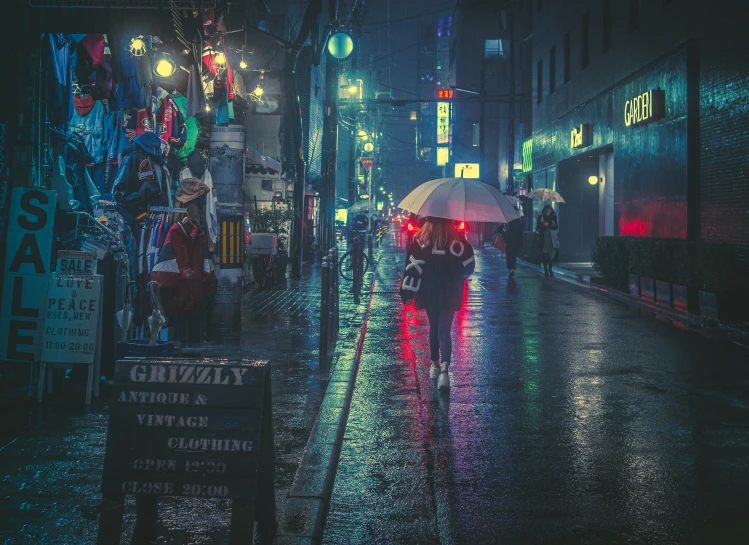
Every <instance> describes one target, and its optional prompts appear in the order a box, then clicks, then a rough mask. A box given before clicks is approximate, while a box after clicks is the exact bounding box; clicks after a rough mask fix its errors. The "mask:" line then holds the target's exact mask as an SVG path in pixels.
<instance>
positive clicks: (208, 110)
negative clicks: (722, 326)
mask: <svg viewBox="0 0 749 545" xmlns="http://www.w3.org/2000/svg"><path fill="white" fill-rule="evenodd" d="M205 111H206V112H210V111H211V106H210V105H208V104H206V105H205Z"/></svg>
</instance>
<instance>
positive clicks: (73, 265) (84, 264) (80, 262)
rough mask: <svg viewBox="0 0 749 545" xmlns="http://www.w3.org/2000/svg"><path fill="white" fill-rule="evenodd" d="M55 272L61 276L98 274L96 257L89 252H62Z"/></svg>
mask: <svg viewBox="0 0 749 545" xmlns="http://www.w3.org/2000/svg"><path fill="white" fill-rule="evenodd" d="M55 270H56V271H57V272H58V273H60V274H74V275H84V276H92V275H94V274H96V256H95V255H92V254H90V253H88V252H74V251H70V250H60V251H59V252H57V267H56V268H55Z"/></svg>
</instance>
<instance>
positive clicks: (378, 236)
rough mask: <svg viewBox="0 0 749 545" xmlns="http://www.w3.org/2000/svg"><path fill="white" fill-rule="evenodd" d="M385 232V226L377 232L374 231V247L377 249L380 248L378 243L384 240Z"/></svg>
mask: <svg viewBox="0 0 749 545" xmlns="http://www.w3.org/2000/svg"><path fill="white" fill-rule="evenodd" d="M387 232H388V227H387V225H385V226H383V227H380V228H379V229H377V231H375V246H377V247H379V246H380V242H382V239H383V238H385V235H386V234H387Z"/></svg>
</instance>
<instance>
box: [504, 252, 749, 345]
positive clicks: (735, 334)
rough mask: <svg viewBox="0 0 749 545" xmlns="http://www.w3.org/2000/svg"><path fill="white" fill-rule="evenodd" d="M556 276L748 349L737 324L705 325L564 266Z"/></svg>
mask: <svg viewBox="0 0 749 545" xmlns="http://www.w3.org/2000/svg"><path fill="white" fill-rule="evenodd" d="M518 264H519V265H522V266H523V267H525V268H526V269H531V270H534V271H537V272H538V273H539V274H540V273H542V272H543V269H542V267H541V266H540V265H536V264H534V263H528V262H527V261H523V260H522V259H518ZM554 275H555V276H554V278H555V279H558V280H563V281H565V282H569V283H570V284H575V285H576V286H580V287H582V288H588V289H590V290H592V291H594V292H596V293H600V294H601V295H604V296H606V297H610V298H611V299H616V300H617V301H620V302H622V303H628V304H631V305H638V306H639V307H641V308H643V309H645V310H647V311H649V312H652V313H653V314H655V315H657V316H662V317H665V318H667V319H669V320H672V321H674V322H680V323H682V324H685V325H687V326H688V327H689V330H690V331H693V332H696V333H698V334H699V335H701V336H702V337H706V338H709V339H714V340H715V339H719V340H720V339H722V340H730V341H732V342H733V343H734V344H737V345H739V346H742V347H744V348H749V332H746V331H743V330H741V329H739V328H737V327H733V326H730V325H728V324H725V323H722V322H719V321H716V323H717V325H715V326H705V323H704V321H703V319H702V318H701V317H700V316H697V315H695V314H689V313H688V312H680V311H678V310H674V309H673V308H670V307H664V306H662V305H659V304H657V303H650V302H648V301H644V300H643V299H641V298H640V297H635V296H634V295H630V294H629V293H624V292H621V291H618V290H615V289H612V288H607V287H605V286H599V285H597V284H594V283H592V282H591V281H590V277H588V276H584V277H583V278H580V276H579V275H577V274H575V273H571V272H570V271H566V270H564V269H560V268H555V269H554Z"/></svg>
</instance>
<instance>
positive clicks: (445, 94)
mask: <svg viewBox="0 0 749 545" xmlns="http://www.w3.org/2000/svg"><path fill="white" fill-rule="evenodd" d="M452 97H453V90H452V89H437V98H441V99H450V98H452Z"/></svg>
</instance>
